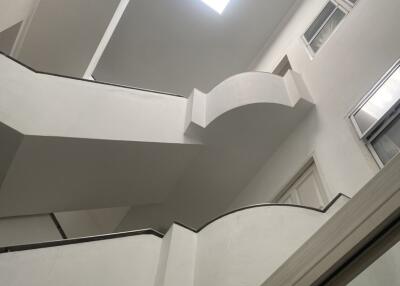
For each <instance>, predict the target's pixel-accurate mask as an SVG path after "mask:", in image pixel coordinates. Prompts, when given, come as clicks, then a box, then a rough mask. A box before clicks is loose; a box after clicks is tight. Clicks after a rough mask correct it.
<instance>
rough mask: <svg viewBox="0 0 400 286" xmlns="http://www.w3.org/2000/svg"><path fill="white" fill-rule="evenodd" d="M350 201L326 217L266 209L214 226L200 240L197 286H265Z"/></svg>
mask: <svg viewBox="0 0 400 286" xmlns="http://www.w3.org/2000/svg"><path fill="white" fill-rule="evenodd" d="M346 201H347V199H346V198H344V197H340V198H339V200H338V201H336V203H335V204H334V205H333V206H332V207H331V208H330V209H329V210H328V212H327V213H320V212H316V211H313V210H309V209H304V208H297V207H289V206H265V207H256V208H250V209H246V210H242V211H239V212H236V213H233V214H230V215H228V216H225V217H223V218H221V219H219V220H217V221H215V222H213V223H212V224H210V225H208V226H207V227H206V228H204V229H202V230H201V231H200V232H199V234H198V238H197V240H198V245H197V258H196V272H195V286H208V285H218V286H236V285H237V286H242V285H261V284H262V283H263V282H264V281H265V280H266V278H268V277H269V276H270V275H271V274H272V273H273V272H274V271H275V270H276V269H277V268H278V267H279V266H280V265H281V264H282V263H283V262H285V261H286V259H287V258H288V257H289V256H290V255H292V254H293V253H294V251H296V250H297V249H298V248H299V247H300V246H301V245H302V244H303V243H304V242H305V241H306V240H307V239H308V238H309V237H311V235H313V234H314V233H315V231H316V230H317V229H318V228H319V227H321V226H322V225H323V224H324V223H325V222H326V221H327V220H328V219H329V218H330V217H331V216H332V215H333V214H334V213H335V212H336V211H337V210H338V209H339V208H340V207H342V206H343V205H344V203H345V202H346Z"/></svg>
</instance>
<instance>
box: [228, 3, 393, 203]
mask: <svg viewBox="0 0 400 286" xmlns="http://www.w3.org/2000/svg"><path fill="white" fill-rule="evenodd" d="M324 4H325V2H324V1H318V0H307V1H304V2H303V3H301V5H300V6H299V8H298V10H297V12H296V13H295V14H294V16H293V17H292V18H291V20H290V21H289V22H288V24H287V25H286V27H284V28H283V29H282V32H281V33H280V34H279V36H277V37H276V39H275V42H274V43H273V44H272V45H271V47H270V48H269V49H267V50H266V51H265V52H264V55H263V56H262V57H261V58H260V60H259V62H258V65H257V66H256V68H255V69H256V70H261V71H272V70H273V68H274V66H275V64H277V63H279V60H280V59H281V58H282V57H283V56H284V55H285V54H287V55H288V58H289V60H290V62H291V64H292V67H293V69H294V70H295V71H296V72H298V73H300V74H301V75H302V77H303V78H304V82H305V84H306V85H307V87H308V89H309V91H310V94H311V96H312V97H313V99H314V100H315V104H316V110H315V111H314V112H312V113H310V114H309V115H308V117H307V118H306V119H305V121H304V122H302V124H301V125H300V126H299V127H298V128H297V130H295V131H294V132H293V133H292V134H291V136H290V137H289V138H288V139H287V140H286V141H285V142H283V143H282V144H281V146H280V148H279V149H278V150H277V151H276V152H275V153H274V155H273V156H272V157H271V159H269V160H267V161H266V163H265V165H264V166H263V167H262V168H261V169H260V170H259V172H258V173H257V174H256V175H255V176H254V178H253V179H252V180H251V182H250V183H249V184H248V185H247V187H246V188H244V190H243V191H242V193H241V194H240V195H239V196H238V197H237V198H236V199H235V200H234V201H233V202H232V204H231V205H230V208H231V209H234V208H237V207H240V206H243V205H247V204H253V203H257V202H262V201H270V200H271V199H272V198H273V197H274V196H275V195H276V194H277V193H278V192H279V191H280V190H282V188H283V187H284V186H285V185H286V184H287V182H288V181H289V180H290V178H291V177H292V176H293V175H294V174H295V173H296V171H297V170H298V169H299V168H300V167H301V165H302V164H303V162H305V161H306V160H307V159H308V158H309V157H310V156H311V154H314V155H315V157H316V159H317V161H318V163H319V165H320V171H321V176H322V178H323V180H325V182H326V185H327V188H328V191H329V192H330V193H331V196H334V195H335V194H337V193H339V192H342V193H345V194H347V195H349V196H353V195H354V194H355V193H356V192H357V191H358V190H359V189H360V188H361V187H362V186H363V185H364V184H365V183H366V182H367V181H368V180H369V179H370V178H371V177H372V176H373V175H374V174H376V172H377V171H378V167H377V166H376V164H375V162H374V161H373V159H372V157H371V155H370V154H369V152H368V150H367V148H366V147H365V146H364V145H363V143H362V142H361V141H359V139H358V138H357V135H356V133H355V131H354V130H353V127H352V126H351V124H350V123H349V120H348V118H347V115H348V113H349V111H350V110H351V108H352V107H354V106H355V105H356V104H357V102H358V101H359V100H360V99H361V98H362V97H363V96H364V94H365V93H366V92H367V91H368V90H369V89H370V88H371V87H372V86H373V85H374V83H375V82H376V81H378V80H379V78H380V77H381V76H382V75H383V74H384V73H385V71H386V70H387V69H388V68H389V67H390V66H392V64H393V63H394V62H395V61H396V59H397V58H398V57H399V52H398V51H399V49H400V39H399V37H394V36H393V31H396V30H397V29H398V27H399V21H398V14H399V12H400V2H399V1H397V0H384V1H373V0H362V1H358V3H357V5H356V6H355V8H354V9H353V10H352V11H351V12H350V14H349V15H348V16H347V17H346V18H345V19H344V20H343V21H342V23H341V24H340V25H339V27H338V29H337V30H336V32H335V33H334V34H333V35H332V36H331V37H330V39H329V41H328V42H327V43H326V44H325V45H324V47H323V48H322V49H321V50H320V51H319V52H318V53H317V55H316V56H315V57H314V59H313V60H311V59H310V57H309V55H308V53H307V51H306V48H305V46H304V44H303V42H302V40H301V38H300V37H301V35H302V33H303V32H304V31H305V30H306V28H307V26H308V25H309V24H310V23H311V21H312V19H313V17H315V16H316V15H317V14H318V13H319V11H320V9H321V8H322V6H323V5H324ZM371 19H374V21H371ZM366 35H368V36H366Z"/></svg>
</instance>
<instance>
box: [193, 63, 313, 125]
mask: <svg viewBox="0 0 400 286" xmlns="http://www.w3.org/2000/svg"><path fill="white" fill-rule="evenodd" d="M297 76H298V75H296V74H295V73H294V72H292V71H289V72H288V73H287V74H286V76H285V77H284V78H282V77H280V76H277V75H274V74H270V73H262V72H248V73H242V74H238V75H235V76H232V77H230V78H228V79H226V80H224V81H223V82H221V83H220V84H219V85H217V86H216V87H215V88H214V89H212V90H211V91H210V92H209V93H207V94H204V93H202V92H200V91H198V90H195V91H194V93H193V95H192V97H193V99H191V100H193V103H192V105H191V108H192V110H191V111H190V112H191V116H192V121H193V122H194V123H196V124H197V125H199V126H201V127H204V128H205V127H207V125H209V124H211V122H213V121H214V120H215V119H217V118H218V117H219V116H221V115H223V114H224V113H226V112H228V111H231V110H234V109H236V108H239V107H243V106H246V105H251V104H260V103H268V104H278V105H284V106H288V107H294V106H295V105H296V104H297V102H298V101H299V100H300V99H303V100H305V101H306V102H307V103H309V105H310V106H311V105H312V99H311V98H310V97H309V95H308V94H307V92H306V91H304V92H303V93H299V92H297V90H296V85H294V84H293V85H291V83H292V82H293V81H294V77H297ZM291 87H294V88H293V89H292V88H291ZM282 119H283V118H282Z"/></svg>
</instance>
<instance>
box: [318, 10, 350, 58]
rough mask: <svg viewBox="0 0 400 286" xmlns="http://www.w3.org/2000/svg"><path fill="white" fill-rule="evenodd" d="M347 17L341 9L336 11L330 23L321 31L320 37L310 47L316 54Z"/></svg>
mask: <svg viewBox="0 0 400 286" xmlns="http://www.w3.org/2000/svg"><path fill="white" fill-rule="evenodd" d="M345 15H346V14H345V13H344V12H343V11H342V10H340V9H336V10H335V12H333V14H332V16H331V17H330V19H329V20H328V22H326V24H325V26H324V27H323V28H322V29H321V31H319V33H318V35H317V36H316V37H315V38H314V40H313V41H312V42H311V43H310V47H311V48H312V50H313V51H314V52H317V51H318V50H319V48H321V46H322V45H323V43H325V42H326V40H327V39H328V37H329V36H330V35H331V34H332V32H333V31H334V30H335V28H336V26H337V25H338V24H339V23H340V21H342V19H343V18H344V16H345Z"/></svg>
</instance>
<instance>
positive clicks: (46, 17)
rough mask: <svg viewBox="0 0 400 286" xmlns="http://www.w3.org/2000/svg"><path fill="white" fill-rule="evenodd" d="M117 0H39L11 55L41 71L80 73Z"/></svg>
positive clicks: (112, 12) (116, 4) (76, 75)
mask: <svg viewBox="0 0 400 286" xmlns="http://www.w3.org/2000/svg"><path fill="white" fill-rule="evenodd" d="M119 2H120V0H56V1H54V0H40V1H39V4H38V6H37V8H36V10H35V12H34V15H33V17H32V18H31V19H30V21H29V23H28V26H27V27H26V28H27V29H24V33H23V35H21V38H20V39H18V45H17V46H16V47H15V49H14V51H13V56H14V57H16V58H17V59H19V60H20V61H22V62H23V63H25V64H27V65H29V66H32V67H33V68H36V69H37V70H40V71H46V72H51V73H56V74H62V75H69V76H75V77H82V76H83V74H84V73H85V70H86V68H87V67H88V65H89V63H90V60H91V59H92V56H93V54H94V53H95V51H96V48H97V46H98V44H99V43H100V41H101V38H102V36H103V35H104V32H105V30H106V29H107V26H108V24H109V23H110V21H111V18H112V16H113V14H114V12H115V10H116V8H117V6H118V4H119Z"/></svg>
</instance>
